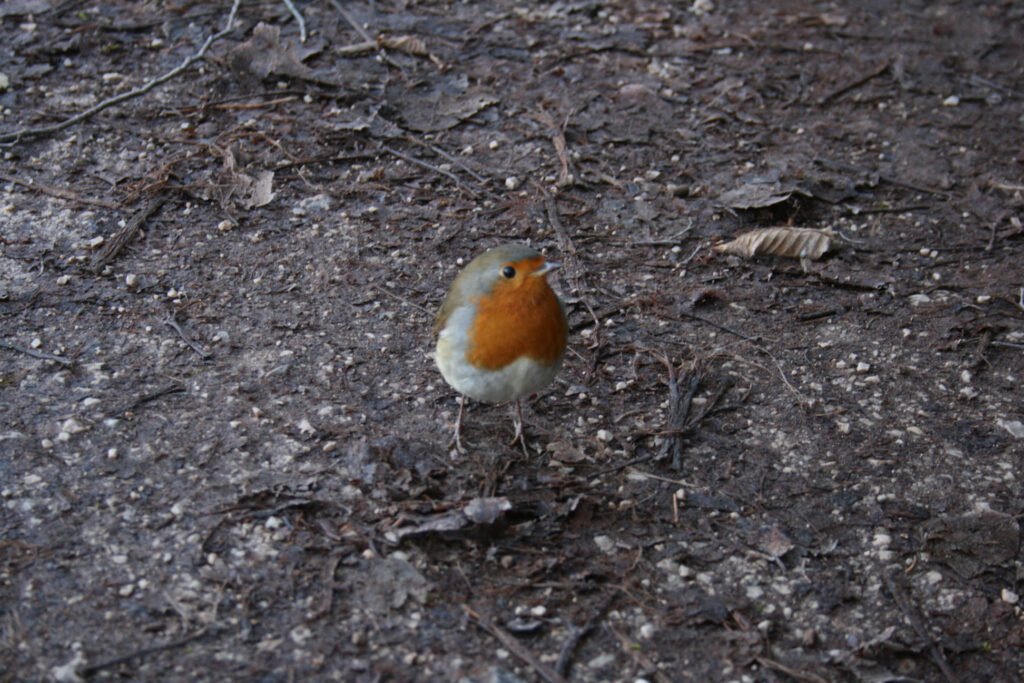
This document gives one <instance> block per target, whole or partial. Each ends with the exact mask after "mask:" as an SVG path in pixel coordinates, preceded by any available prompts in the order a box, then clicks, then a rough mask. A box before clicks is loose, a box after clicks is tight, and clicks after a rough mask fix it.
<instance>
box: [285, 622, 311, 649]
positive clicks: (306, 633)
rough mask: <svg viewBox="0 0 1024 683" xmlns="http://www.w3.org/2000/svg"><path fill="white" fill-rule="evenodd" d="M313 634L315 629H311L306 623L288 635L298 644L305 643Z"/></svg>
mask: <svg viewBox="0 0 1024 683" xmlns="http://www.w3.org/2000/svg"><path fill="white" fill-rule="evenodd" d="M312 636H313V631H311V630H310V628H309V627H308V626H306V625H305V624H302V625H300V626H296V627H295V628H293V629H292V630H291V631H290V632H289V633H288V637H289V638H291V639H292V642H293V643H295V644H296V645H304V644H305V643H306V641H307V640H309V639H310V638H311V637H312Z"/></svg>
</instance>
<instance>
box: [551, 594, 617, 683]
mask: <svg viewBox="0 0 1024 683" xmlns="http://www.w3.org/2000/svg"><path fill="white" fill-rule="evenodd" d="M617 596H618V593H614V592H613V593H612V594H611V595H609V596H608V597H607V598H605V600H604V602H602V603H601V605H600V606H598V608H597V611H596V612H595V613H594V616H592V617H590V619H587V623H585V624H584V625H583V626H581V627H579V628H574V629H573V631H572V633H571V634H570V635H569V638H568V639H567V640H566V641H565V644H564V645H562V651H561V652H560V653H558V661H557V662H556V663H555V671H556V672H558V674H559V675H561V676H568V675H569V667H571V666H572V658H573V656H574V655H575V654H576V650H577V648H579V646H580V643H581V642H583V640H584V638H586V637H587V636H588V635H590V632H591V631H593V630H594V629H595V628H596V627H597V623H598V622H599V621H600V620H601V619H603V618H604V614H605V612H607V611H608V608H609V607H611V606H612V603H613V602H615V598H616V597H617Z"/></svg>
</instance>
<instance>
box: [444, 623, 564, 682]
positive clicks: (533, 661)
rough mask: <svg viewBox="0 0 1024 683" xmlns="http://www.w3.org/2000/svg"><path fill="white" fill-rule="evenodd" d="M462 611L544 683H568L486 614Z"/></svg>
mask: <svg viewBox="0 0 1024 683" xmlns="http://www.w3.org/2000/svg"><path fill="white" fill-rule="evenodd" d="M462 610H463V611H464V612H465V613H466V616H468V617H469V618H470V619H472V620H473V621H474V622H476V623H477V624H478V625H479V626H480V627H481V628H482V629H484V630H485V631H487V632H488V633H490V634H491V635H492V636H494V637H495V638H497V639H498V640H499V641H501V644H502V645H504V646H505V647H506V648H508V650H509V651H510V652H511V653H512V654H514V655H515V656H516V657H518V658H519V659H521V660H522V661H523V662H525V663H526V664H528V665H530V666H531V667H532V668H533V670H534V671H536V672H537V675H538V676H540V677H541V678H543V679H544V680H545V681H547V682H548V683H568V681H567V680H566V678H565V676H563V675H562V674H560V673H558V672H557V671H555V670H554V669H552V668H551V667H550V666H548V665H547V664H545V663H544V662H542V661H540V660H539V659H538V658H537V656H536V655H535V654H533V653H532V652H530V651H529V650H528V649H527V648H526V646H524V645H523V644H522V643H520V642H519V641H518V640H516V638H515V636H513V635H512V634H511V633H509V632H508V631H506V630H505V629H503V628H501V627H500V626H498V625H497V624H495V623H494V621H492V620H491V619H490V617H488V616H487V615H486V614H481V613H480V612H478V611H476V610H474V609H473V608H472V607H470V606H469V605H463V606H462Z"/></svg>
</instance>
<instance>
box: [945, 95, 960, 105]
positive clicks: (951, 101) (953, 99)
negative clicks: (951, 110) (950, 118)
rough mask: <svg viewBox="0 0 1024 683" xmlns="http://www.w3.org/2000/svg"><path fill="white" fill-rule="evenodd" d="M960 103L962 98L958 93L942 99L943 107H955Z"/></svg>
mask: <svg viewBox="0 0 1024 683" xmlns="http://www.w3.org/2000/svg"><path fill="white" fill-rule="evenodd" d="M959 104H960V98H959V97H957V96H956V95H950V96H949V97H947V98H946V99H944V100H942V106H943V107H955V106H957V105H959Z"/></svg>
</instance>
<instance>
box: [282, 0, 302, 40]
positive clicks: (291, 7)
mask: <svg viewBox="0 0 1024 683" xmlns="http://www.w3.org/2000/svg"><path fill="white" fill-rule="evenodd" d="M284 6H285V7H287V8H288V11H289V12H291V13H292V17H293V18H294V19H295V23H296V24H298V25H299V41H301V42H303V43H304V42H306V20H305V19H303V18H302V13H301V12H299V10H298V9H297V8H296V7H295V5H294V3H292V0H284Z"/></svg>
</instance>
